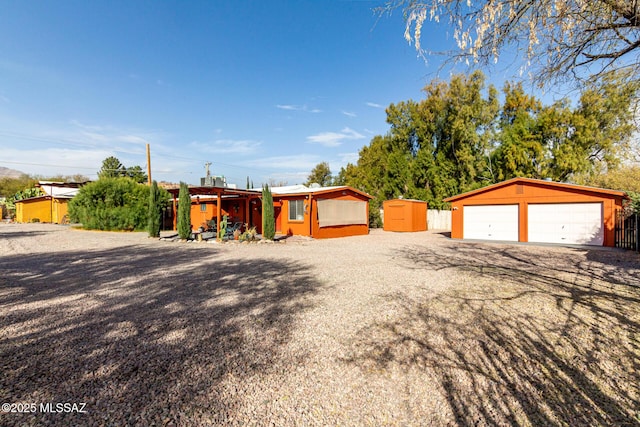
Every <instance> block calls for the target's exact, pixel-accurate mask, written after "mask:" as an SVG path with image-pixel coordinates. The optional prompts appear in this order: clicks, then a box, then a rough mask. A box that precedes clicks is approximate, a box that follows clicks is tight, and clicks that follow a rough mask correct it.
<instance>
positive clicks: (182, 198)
mask: <svg viewBox="0 0 640 427" xmlns="http://www.w3.org/2000/svg"><path fill="white" fill-rule="evenodd" d="M178 236H180V238H181V239H183V240H186V239H188V238H189V237H191V196H190V195H189V187H188V186H187V184H186V183H185V182H180V192H179V193H178Z"/></svg>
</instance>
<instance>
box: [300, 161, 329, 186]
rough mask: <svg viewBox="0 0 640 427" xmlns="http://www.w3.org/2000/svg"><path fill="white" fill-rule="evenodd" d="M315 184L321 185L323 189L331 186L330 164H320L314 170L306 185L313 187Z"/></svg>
mask: <svg viewBox="0 0 640 427" xmlns="http://www.w3.org/2000/svg"><path fill="white" fill-rule="evenodd" d="M313 183H316V184H320V186H321V187H326V186H328V185H331V183H332V179H331V169H330V168H329V163H327V162H322V163H318V164H317V165H316V166H315V167H314V168H313V169H312V170H311V173H310V174H309V176H308V177H307V182H305V185H311V184H313Z"/></svg>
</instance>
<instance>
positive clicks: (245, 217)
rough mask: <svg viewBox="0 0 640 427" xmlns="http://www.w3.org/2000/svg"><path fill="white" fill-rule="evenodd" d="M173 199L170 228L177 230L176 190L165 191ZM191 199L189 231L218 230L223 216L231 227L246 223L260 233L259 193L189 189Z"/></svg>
mask: <svg viewBox="0 0 640 427" xmlns="http://www.w3.org/2000/svg"><path fill="white" fill-rule="evenodd" d="M167 191H168V192H169V193H170V194H171V195H172V196H173V212H175V213H176V214H175V215H174V216H173V229H174V230H177V225H178V224H177V220H178V216H177V212H178V203H180V201H179V200H178V195H179V193H180V189H179V188H171V189H168V190H167ZM189 196H190V197H191V229H192V230H197V229H198V228H200V227H203V228H204V229H209V228H213V227H212V225H215V230H220V223H221V222H222V219H223V217H224V216H227V217H228V221H229V222H230V223H232V224H235V223H241V224H248V225H249V226H250V227H256V229H257V230H258V232H261V231H262V230H261V229H262V200H261V197H262V191H260V190H238V189H235V188H227V187H213V186H199V187H197V186H189Z"/></svg>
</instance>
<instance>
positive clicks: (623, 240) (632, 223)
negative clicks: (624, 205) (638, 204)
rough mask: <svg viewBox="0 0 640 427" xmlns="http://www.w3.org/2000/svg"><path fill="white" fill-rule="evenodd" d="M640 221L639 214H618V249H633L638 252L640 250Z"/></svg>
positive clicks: (616, 239)
mask: <svg viewBox="0 0 640 427" xmlns="http://www.w3.org/2000/svg"><path fill="white" fill-rule="evenodd" d="M638 220H639V218H638V214H637V213H633V214H631V215H624V213H623V212H621V211H618V212H616V230H615V235H616V237H615V241H616V242H615V245H616V248H623V249H631V250H634V251H636V252H638V251H639V250H640V246H639V244H640V236H639V235H638V234H639V232H640V229H639V228H638Z"/></svg>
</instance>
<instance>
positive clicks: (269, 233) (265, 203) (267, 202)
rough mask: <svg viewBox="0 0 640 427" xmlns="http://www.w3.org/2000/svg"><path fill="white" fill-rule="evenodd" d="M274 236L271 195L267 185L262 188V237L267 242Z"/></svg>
mask: <svg viewBox="0 0 640 427" xmlns="http://www.w3.org/2000/svg"><path fill="white" fill-rule="evenodd" d="M275 235H276V220H275V213H274V210H273V195H272V194H271V190H270V189H269V185H268V184H265V185H264V186H263V187H262V236H263V237H264V238H265V239H267V240H273V238H274V237H275Z"/></svg>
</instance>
